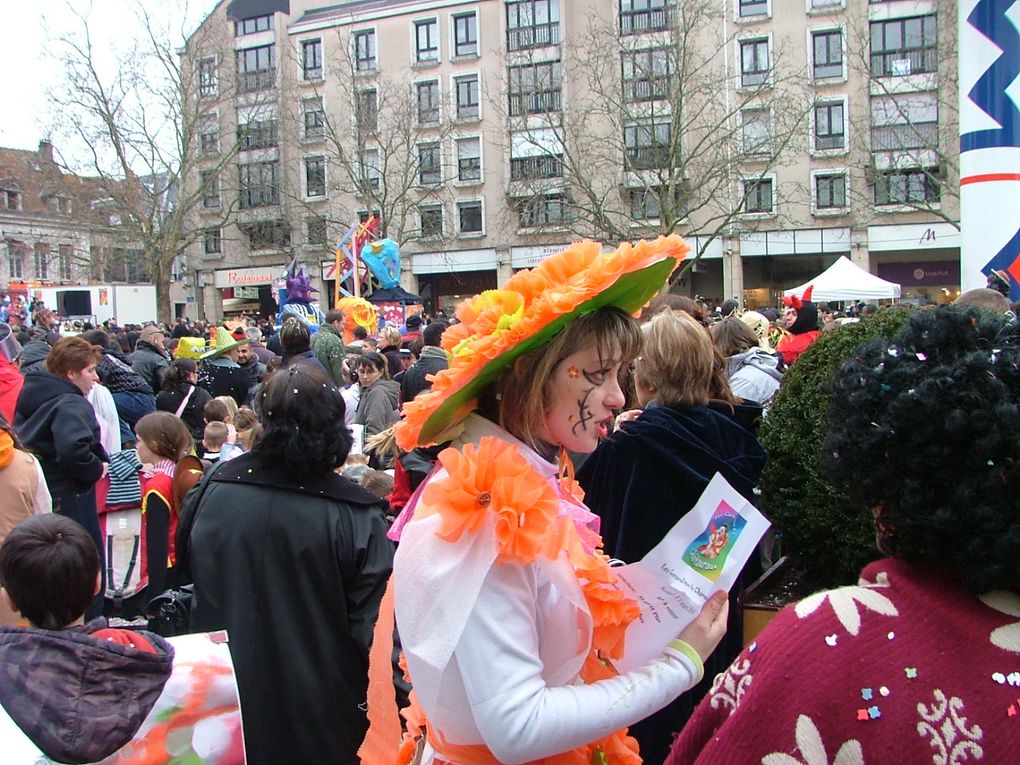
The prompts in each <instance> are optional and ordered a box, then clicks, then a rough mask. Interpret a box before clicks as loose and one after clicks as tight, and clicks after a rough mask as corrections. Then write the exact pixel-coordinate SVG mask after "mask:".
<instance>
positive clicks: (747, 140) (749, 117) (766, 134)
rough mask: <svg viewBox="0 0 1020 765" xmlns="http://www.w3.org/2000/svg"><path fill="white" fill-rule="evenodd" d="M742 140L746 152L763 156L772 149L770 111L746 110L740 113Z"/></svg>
mask: <svg viewBox="0 0 1020 765" xmlns="http://www.w3.org/2000/svg"><path fill="white" fill-rule="evenodd" d="M740 138H741V143H742V144H743V148H744V152H745V153H747V154H763V153H767V152H768V151H769V149H770V146H769V144H770V139H771V131H770V129H769V110H768V109H744V110H743V111H741V112H740Z"/></svg>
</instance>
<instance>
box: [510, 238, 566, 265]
mask: <svg viewBox="0 0 1020 765" xmlns="http://www.w3.org/2000/svg"><path fill="white" fill-rule="evenodd" d="M569 246H570V245H569V244H544V245H538V246H537V247H511V248H510V266H511V267H512V268H534V267H535V266H537V265H538V264H539V263H541V262H542V261H543V260H545V259H546V258H548V257H549V256H551V255H555V254H556V253H557V252H560V251H562V250H565V249H567V247H569Z"/></svg>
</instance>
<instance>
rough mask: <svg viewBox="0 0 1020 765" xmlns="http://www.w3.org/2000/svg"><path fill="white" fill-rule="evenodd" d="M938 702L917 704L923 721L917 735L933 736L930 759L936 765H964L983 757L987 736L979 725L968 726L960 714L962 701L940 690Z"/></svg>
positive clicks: (937, 691)
mask: <svg viewBox="0 0 1020 765" xmlns="http://www.w3.org/2000/svg"><path fill="white" fill-rule="evenodd" d="M934 696H935V703H934V704H932V705H931V706H930V707H926V706H925V705H924V704H920V703H919V704H918V705H917V713H918V714H919V715H920V716H921V721H920V722H919V723H918V724H917V732H918V734H919V735H920V736H921V738H925V737H928V736H930V737H931V741H930V742H929V743H930V744H931V748H932V749H934V750H935V751H934V753H933V754H932V756H931V761H932V763H933V765H962V763H964V762H966V761H967V760H968V759H969V756H970V755H973V757H974V759H975V760H980V759H982V757H983V756H984V750H982V748H981V745H980V744H978V743H977V742H979V741H980V740H981V739H982V738H983V737H984V733H983V732H982V730H981V726H980V725H974V726H972V727H968V725H967V718H966V717H964V716H963V715H961V714H960V712H961V711H962V710H963V701H962V700H961V699H959V698H958V697H956V696H953V697H952V698H948V699H947V698H946V694H944V693H943V692H942V691H940V690H939V689H938V688H936V689H935V691H934Z"/></svg>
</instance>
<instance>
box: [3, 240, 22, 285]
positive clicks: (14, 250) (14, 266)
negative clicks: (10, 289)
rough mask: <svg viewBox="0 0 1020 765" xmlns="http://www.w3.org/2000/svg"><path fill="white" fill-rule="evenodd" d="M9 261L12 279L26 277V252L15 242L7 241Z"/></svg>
mask: <svg viewBox="0 0 1020 765" xmlns="http://www.w3.org/2000/svg"><path fill="white" fill-rule="evenodd" d="M7 262H8V264H9V265H10V278H11V279H24V278H25V253H24V251H22V250H21V249H20V247H19V246H18V245H16V244H15V243H14V242H8V243H7Z"/></svg>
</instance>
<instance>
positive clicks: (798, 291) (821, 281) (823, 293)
mask: <svg viewBox="0 0 1020 765" xmlns="http://www.w3.org/2000/svg"><path fill="white" fill-rule="evenodd" d="M812 284H813V285H814V287H815V288H814V290H813V291H812V293H811V299H812V300H813V301H815V302H817V301H819V300H880V299H882V298H898V297H899V296H900V285H898V284H894V283H893V282H887V281H886V280H885V279H879V278H878V277H877V276H875V275H874V274H869V273H868V272H867V271H865V270H864V269H863V268H861V267H860V266H856V265H854V264H853V263H852V262H851V261H850V258H848V257H847V256H846V255H840V256H839V258H838V259H837V260H836V262H835V263H833V264H832V265H831V266H829V267H828V268H827V269H825V270H824V271H823V272H822V273H820V274H819V275H818V276H816V277H815V278H814V279H812V280H811V281H808V282H805V283H804V284H801V285H800V286H799V287H794V288H793V289H789V290H784V291H783V294H784V295H798V296H799V295H803V294H804V290H806V289H807V288H808V287H810V286H811V285H812Z"/></svg>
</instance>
